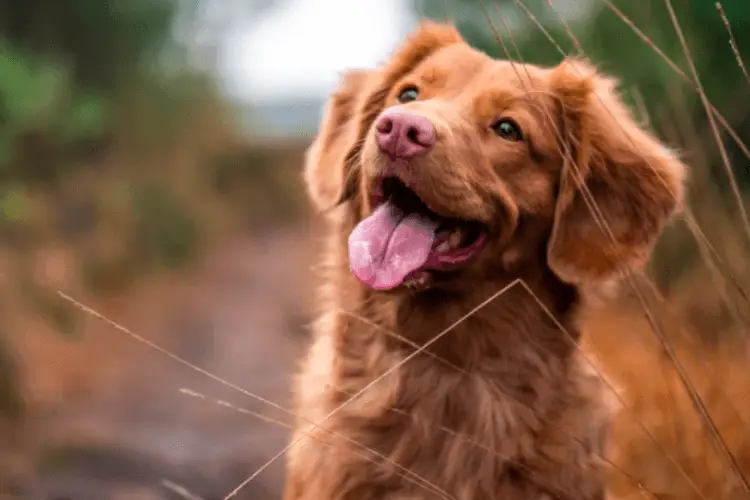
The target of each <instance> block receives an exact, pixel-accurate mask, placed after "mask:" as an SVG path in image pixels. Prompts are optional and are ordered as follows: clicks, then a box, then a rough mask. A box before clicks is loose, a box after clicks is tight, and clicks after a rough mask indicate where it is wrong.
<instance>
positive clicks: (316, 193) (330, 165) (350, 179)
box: [304, 21, 463, 211]
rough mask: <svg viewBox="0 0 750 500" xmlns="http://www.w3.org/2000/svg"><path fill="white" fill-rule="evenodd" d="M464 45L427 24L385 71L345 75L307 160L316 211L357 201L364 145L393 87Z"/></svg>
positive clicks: (447, 29) (442, 27) (444, 28)
mask: <svg viewBox="0 0 750 500" xmlns="http://www.w3.org/2000/svg"><path fill="white" fill-rule="evenodd" d="M461 41H463V40H462V38H461V36H460V35H459V34H458V31H456V29H455V28H454V27H453V26H452V25H450V24H443V23H435V22H431V21H424V22H422V23H421V24H420V25H419V26H418V27H417V28H416V29H415V30H414V31H413V32H412V33H411V34H410V35H409V36H408V37H407V39H406V41H404V42H403V43H402V44H401V46H400V47H399V48H398V49H397V50H396V52H395V53H394V54H393V56H392V57H391V58H390V59H389V61H388V63H386V64H385V65H384V66H383V67H382V68H380V69H378V70H373V71H363V70H360V71H350V72H349V73H347V74H345V75H344V77H343V79H342V82H341V84H340V86H339V88H338V90H336V91H335V92H334V93H333V95H332V96H331V98H330V100H329V103H328V107H327V109H326V111H325V113H324V116H323V121H322V124H321V127H320V132H319V133H318V135H317V137H316V138H315V140H314V141H313V143H312V145H311V146H310V148H309V149H308V151H307V156H306V160H305V161H306V164H305V171H304V177H305V182H306V184H307V190H308V194H309V196H310V198H311V199H312V201H313V204H314V205H315V207H316V208H317V209H318V210H321V211H322V210H325V209H327V208H331V207H333V206H335V205H338V204H340V203H342V202H344V201H348V200H350V199H352V198H353V197H354V196H355V195H356V193H357V184H358V179H359V168H360V167H359V152H360V149H361V146H362V141H363V139H364V137H365V134H367V132H368V131H369V129H370V127H371V126H372V123H373V122H374V121H375V119H376V118H377V116H378V115H379V114H380V113H381V111H383V108H384V106H385V103H386V99H387V97H388V95H389V93H390V91H391V89H392V87H393V86H394V85H395V84H396V83H397V82H398V80H400V79H401V78H402V77H403V76H404V75H406V74H407V73H408V72H409V71H411V70H412V69H413V68H414V67H415V66H417V65H418V64H419V63H420V62H422V61H423V60H424V59H425V58H427V57H428V56H429V55H431V54H433V53H434V52H435V51H436V50H438V49H439V48H441V47H445V46H447V45H450V44H453V43H458V42H461Z"/></svg>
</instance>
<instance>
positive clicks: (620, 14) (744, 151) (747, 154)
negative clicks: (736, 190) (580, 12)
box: [516, 0, 750, 160]
mask: <svg viewBox="0 0 750 500" xmlns="http://www.w3.org/2000/svg"><path fill="white" fill-rule="evenodd" d="M516 1H518V0H516ZM599 1H600V2H603V3H604V4H605V5H606V6H607V8H609V10H611V11H612V12H613V13H614V14H615V15H616V16H617V17H619V18H620V19H621V20H622V22H624V23H625V24H626V25H627V26H628V27H629V28H630V29H631V30H633V33H635V34H636V36H638V38H640V39H641V40H642V41H643V42H644V43H645V44H646V45H647V46H649V47H650V48H651V50H653V51H654V52H655V53H656V54H657V55H658V56H659V57H661V58H662V59H663V60H664V62H666V63H667V66H669V67H670V68H671V69H672V71H674V72H675V73H676V74H677V75H678V76H679V77H680V78H682V79H683V80H685V82H687V83H689V84H690V87H691V88H692V90H693V92H696V93H698V94H699V93H700V89H699V88H698V86H697V85H696V84H695V82H694V81H693V80H691V79H690V77H689V76H688V75H687V74H685V72H684V71H682V69H680V67H679V66H677V64H675V62H674V61H672V60H671V59H670V58H669V56H667V55H666V54H665V53H664V51H662V50H661V49H660V48H659V47H658V46H657V45H656V44H655V43H654V42H653V41H652V40H651V39H650V38H649V37H648V36H647V35H646V34H645V33H644V32H643V31H641V30H640V29H639V28H638V26H636V25H635V23H634V22H633V21H632V20H631V19H630V18H629V17H628V16H626V15H625V14H623V12H622V11H621V10H620V9H618V8H617V7H616V6H615V5H614V4H613V3H612V2H611V1H610V0H599ZM709 106H710V108H711V112H712V113H713V115H714V116H715V117H716V119H717V120H719V123H720V124H721V126H722V127H724V130H726V132H727V133H728V134H729V136H730V137H731V138H732V140H733V141H734V142H735V144H737V147H739V148H740V150H741V151H742V154H744V155H745V157H746V158H747V159H748V160H750V149H748V147H747V145H746V144H745V142H744V141H743V140H742V139H740V136H739V135H737V132H735V130H734V129H733V128H732V126H731V125H729V123H728V122H727V120H726V118H724V115H722V114H721V113H720V112H719V110H718V109H716V108H715V107H714V105H713V104H711V103H709Z"/></svg>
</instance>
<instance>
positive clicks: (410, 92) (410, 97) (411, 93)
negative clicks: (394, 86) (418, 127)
mask: <svg viewBox="0 0 750 500" xmlns="http://www.w3.org/2000/svg"><path fill="white" fill-rule="evenodd" d="M417 99H419V90H417V88H416V87H408V88H405V89H404V90H402V91H401V93H400V94H399V95H398V102H401V103H406V102H411V101H416V100H417Z"/></svg>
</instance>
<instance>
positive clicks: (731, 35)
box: [716, 2, 750, 85]
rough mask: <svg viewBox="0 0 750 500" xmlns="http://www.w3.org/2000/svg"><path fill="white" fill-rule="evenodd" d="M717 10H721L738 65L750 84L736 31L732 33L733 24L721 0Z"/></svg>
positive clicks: (717, 4)
mask: <svg viewBox="0 0 750 500" xmlns="http://www.w3.org/2000/svg"><path fill="white" fill-rule="evenodd" d="M716 10H718V11H719V15H720V16H721V21H722V22H723V23H724V27H725V28H726V30H727V34H728V35H729V46H730V47H731V48H732V52H733V53H734V58H735V59H737V65H738V66H739V67H740V70H741V71H742V74H743V75H745V81H746V82H747V84H748V85H750V75H748V74H747V68H745V63H744V62H743V61H742V54H740V49H739V47H738V46H737V41H736V40H735V39H734V33H732V25H731V24H729V18H727V14H726V12H724V7H722V6H721V2H716Z"/></svg>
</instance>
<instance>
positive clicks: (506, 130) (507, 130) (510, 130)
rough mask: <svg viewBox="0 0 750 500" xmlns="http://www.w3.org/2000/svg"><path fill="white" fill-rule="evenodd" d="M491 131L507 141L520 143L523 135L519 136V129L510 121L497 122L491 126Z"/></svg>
mask: <svg viewBox="0 0 750 500" xmlns="http://www.w3.org/2000/svg"><path fill="white" fill-rule="evenodd" d="M492 130H494V131H495V133H496V134H497V135H498V136H500V137H502V138H503V139H506V140H508V141H521V140H523V135H521V129H520V128H518V125H516V124H515V123H514V122H513V121H512V120H506V119H503V120H498V121H497V122H496V123H495V124H494V125H493V126H492Z"/></svg>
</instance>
